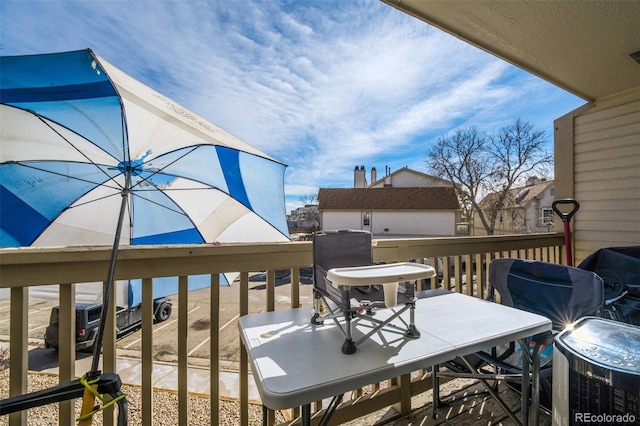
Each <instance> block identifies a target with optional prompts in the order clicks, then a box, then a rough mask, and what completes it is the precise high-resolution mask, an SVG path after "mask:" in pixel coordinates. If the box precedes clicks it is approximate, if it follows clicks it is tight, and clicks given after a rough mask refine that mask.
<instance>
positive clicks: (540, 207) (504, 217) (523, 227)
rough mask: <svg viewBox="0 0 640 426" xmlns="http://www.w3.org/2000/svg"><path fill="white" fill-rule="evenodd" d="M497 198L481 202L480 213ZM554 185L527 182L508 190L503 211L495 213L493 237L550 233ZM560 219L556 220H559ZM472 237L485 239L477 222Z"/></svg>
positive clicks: (543, 182) (530, 179) (481, 227)
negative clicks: (481, 236)
mask: <svg viewBox="0 0 640 426" xmlns="http://www.w3.org/2000/svg"><path fill="white" fill-rule="evenodd" d="M497 196H498V194H496V193H493V194H489V195H487V196H486V197H484V198H483V199H482V201H480V203H479V205H480V207H481V208H482V209H483V210H486V209H487V208H491V207H492V206H493V205H495V203H496V198H497ZM553 200H554V197H553V181H552V180H546V179H538V178H536V177H532V178H529V179H528V180H527V184H526V185H525V186H522V187H519V188H513V189H511V190H510V191H509V192H508V193H507V196H506V198H505V201H504V207H503V208H502V209H501V210H500V211H499V212H498V218H497V219H496V224H495V228H494V232H493V234H494V235H507V234H531V233H534V232H551V231H555V228H554V222H555V219H556V218H555V217H554V212H553V209H552V208H551V205H552V203H553ZM558 219H559V218H558ZM473 235H487V232H486V231H485V229H484V227H483V226H482V222H481V221H480V219H478V218H476V220H475V221H474V228H473Z"/></svg>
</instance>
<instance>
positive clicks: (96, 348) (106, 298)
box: [87, 171, 131, 378]
mask: <svg viewBox="0 0 640 426" xmlns="http://www.w3.org/2000/svg"><path fill="white" fill-rule="evenodd" d="M130 186H131V173H130V171H127V172H126V177H125V185H124V188H123V189H122V192H121V195H122V202H121V203H120V215H119V216H118V226H117V228H116V236H115V239H114V241H113V249H112V251H111V261H110V263H109V273H108V275H107V285H106V287H105V290H104V294H103V295H102V311H101V313H100V326H99V327H98V334H97V335H96V340H95V343H94V345H93V361H92V362H91V371H89V372H88V373H87V377H88V378H90V377H91V376H99V375H100V370H98V363H99V361H100V352H101V351H102V338H103V336H104V325H105V323H106V321H107V313H108V311H109V302H110V299H111V292H112V289H113V282H114V275H115V271H116V261H117V260H118V246H119V245H120V236H121V235H122V224H123V222H124V214H125V212H126V209H127V201H128V200H129V194H130V192H131V189H130Z"/></svg>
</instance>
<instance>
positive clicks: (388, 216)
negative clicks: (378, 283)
mask: <svg viewBox="0 0 640 426" xmlns="http://www.w3.org/2000/svg"><path fill="white" fill-rule="evenodd" d="M322 229H323V230H325V231H327V230H332V229H334V230H335V229H362V230H366V231H371V232H372V233H373V234H374V235H395V236H397V235H410V236H415V237H418V236H439V237H444V236H449V237H450V236H455V234H456V213H455V212H450V211H404V212H401V211H375V210H374V211H371V220H370V226H368V227H366V226H363V225H362V212H360V211H323V212H322ZM385 229H386V231H385Z"/></svg>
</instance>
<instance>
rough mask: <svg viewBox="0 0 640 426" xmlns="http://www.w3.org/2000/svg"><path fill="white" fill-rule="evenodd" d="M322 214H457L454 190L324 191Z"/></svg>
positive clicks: (360, 189)
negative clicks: (328, 212)
mask: <svg viewBox="0 0 640 426" xmlns="http://www.w3.org/2000/svg"><path fill="white" fill-rule="evenodd" d="M318 202H319V209H320V210H457V209H459V208H460V204H459V202H458V198H457V197H456V194H455V191H454V189H453V187H424V188H321V189H320V191H319V192H318Z"/></svg>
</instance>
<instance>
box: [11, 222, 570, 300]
mask: <svg viewBox="0 0 640 426" xmlns="http://www.w3.org/2000/svg"><path fill="white" fill-rule="evenodd" d="M563 241H564V240H563V235H562V234H561V233H549V234H526V235H509V236H490V237H445V238H404V239H389V240H385V239H379V240H376V241H375V247H374V256H375V259H376V260H380V261H403V260H409V259H418V258H422V257H438V256H454V255H466V254H476V253H491V252H499V251H508V250H519V249H529V248H536V247H548V246H562V245H563ZM312 250H313V247H312V243H311V242H310V241H295V242H280V243H237V244H222V245H213V244H192V245H163V246H157V245H156V246H122V247H121V248H120V250H119V254H118V264H117V267H116V277H115V278H116V279H120V280H124V279H133V278H154V277H163V276H180V275H197V274H216V273H222V272H251V271H259V270H264V269H288V268H296V267H307V266H311V264H312ZM110 256H111V247H110V246H87V247H48V248H42V247H23V248H5V249H0V286H1V287H5V288H6V287H17V286H30V285H44V284H59V283H75V282H91V281H103V280H104V279H105V277H106V271H107V268H108V264H109V260H110ZM44 271H46V272H44Z"/></svg>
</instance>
